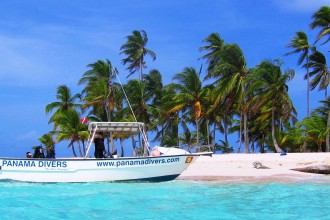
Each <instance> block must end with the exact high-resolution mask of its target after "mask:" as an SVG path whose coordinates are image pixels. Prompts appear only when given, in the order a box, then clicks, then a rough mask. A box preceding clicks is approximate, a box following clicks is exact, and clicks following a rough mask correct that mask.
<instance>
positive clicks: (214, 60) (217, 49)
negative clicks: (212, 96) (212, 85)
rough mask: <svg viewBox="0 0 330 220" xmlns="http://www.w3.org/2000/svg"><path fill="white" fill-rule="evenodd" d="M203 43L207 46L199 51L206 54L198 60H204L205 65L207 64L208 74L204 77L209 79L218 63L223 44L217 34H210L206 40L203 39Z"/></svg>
mask: <svg viewBox="0 0 330 220" xmlns="http://www.w3.org/2000/svg"><path fill="white" fill-rule="evenodd" d="M203 42H205V43H207V44H208V45H206V46H202V47H200V48H199V50H200V51H208V52H207V53H206V54H205V55H203V56H202V57H201V58H200V59H206V63H207V64H208V74H207V76H206V77H207V78H209V77H212V73H213V71H214V68H215V67H216V66H217V65H218V63H219V62H220V59H221V56H222V52H223V48H224V46H225V43H224V40H223V39H222V38H221V37H220V35H219V34H218V33H211V34H210V35H209V36H208V37H207V38H205V39H203Z"/></svg>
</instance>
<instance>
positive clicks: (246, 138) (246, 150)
mask: <svg viewBox="0 0 330 220" xmlns="http://www.w3.org/2000/svg"><path fill="white" fill-rule="evenodd" d="M243 118H244V153H250V148H249V145H250V144H249V131H248V126H247V113H246V112H245V111H243Z"/></svg>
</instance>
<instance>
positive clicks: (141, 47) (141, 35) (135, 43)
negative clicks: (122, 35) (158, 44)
mask: <svg viewBox="0 0 330 220" xmlns="http://www.w3.org/2000/svg"><path fill="white" fill-rule="evenodd" d="M126 38H127V42H126V43H125V44H123V45H122V46H121V47H120V50H121V52H120V54H125V55H126V56H127V57H126V58H124V59H122V63H123V64H124V65H126V64H128V67H127V69H128V70H129V74H128V76H127V77H129V76H130V75H132V74H134V73H135V72H139V80H142V69H143V68H145V67H146V65H145V61H144V57H145V56H146V55H149V56H151V58H152V59H153V60H155V59H156V54H155V53H154V52H153V51H152V50H150V49H148V48H146V45H147V42H148V36H147V33H146V32H145V31H144V30H141V31H137V30H134V31H133V32H132V34H131V35H129V36H127V37H126Z"/></svg>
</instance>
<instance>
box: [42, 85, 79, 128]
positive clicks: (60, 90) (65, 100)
mask: <svg viewBox="0 0 330 220" xmlns="http://www.w3.org/2000/svg"><path fill="white" fill-rule="evenodd" d="M56 98H57V100H58V101H57V102H52V103H50V104H48V105H47V106H46V108H45V110H46V114H48V113H49V112H51V111H53V110H54V109H56V111H55V113H54V114H53V116H52V117H51V118H50V119H49V123H51V122H55V123H54V128H56V127H57V123H56V121H58V120H57V119H56V117H57V116H58V115H59V114H61V113H62V112H65V111H67V110H69V109H80V110H81V109H82V105H81V104H78V103H76V100H77V99H81V95H80V94H75V95H73V96H72V95H71V90H70V89H69V87H67V86H66V85H61V86H58V87H57V93H56Z"/></svg>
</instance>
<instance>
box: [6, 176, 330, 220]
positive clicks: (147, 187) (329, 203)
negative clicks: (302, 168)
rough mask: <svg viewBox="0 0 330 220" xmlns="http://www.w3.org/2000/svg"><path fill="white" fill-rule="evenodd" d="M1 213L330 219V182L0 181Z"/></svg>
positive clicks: (39, 216) (41, 216)
mask: <svg viewBox="0 0 330 220" xmlns="http://www.w3.org/2000/svg"><path fill="white" fill-rule="evenodd" d="M0 204H1V205H0V213H1V219H159V218H161V219H179V218H180V219H266V218H269V219H298V218H299V219H329V218H330V209H329V207H330V185H328V184H320V183H318V184H311V183H307V184H302V183H299V184H297V183H294V184H292V183H291V184H278V183H242V184H237V183H235V184H221V183H219V182H203V181H171V182H163V183H56V184H35V183H20V182H10V181H9V182H0Z"/></svg>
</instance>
